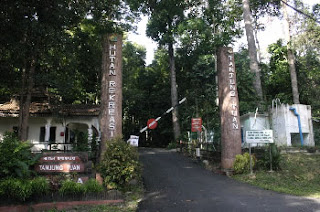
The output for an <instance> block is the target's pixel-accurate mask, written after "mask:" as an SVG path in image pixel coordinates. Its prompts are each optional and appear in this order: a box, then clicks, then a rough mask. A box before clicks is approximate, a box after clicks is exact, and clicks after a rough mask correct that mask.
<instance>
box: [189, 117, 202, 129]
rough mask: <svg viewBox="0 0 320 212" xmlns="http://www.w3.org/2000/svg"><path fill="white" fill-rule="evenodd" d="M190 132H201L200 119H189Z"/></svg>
mask: <svg viewBox="0 0 320 212" xmlns="http://www.w3.org/2000/svg"><path fill="white" fill-rule="evenodd" d="M191 131H192V132H201V131H202V119H201V118H192V119H191Z"/></svg>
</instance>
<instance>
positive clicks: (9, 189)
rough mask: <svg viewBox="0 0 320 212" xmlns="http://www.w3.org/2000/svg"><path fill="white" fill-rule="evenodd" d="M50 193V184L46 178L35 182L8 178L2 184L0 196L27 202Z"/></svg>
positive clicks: (39, 178)
mask: <svg viewBox="0 0 320 212" xmlns="http://www.w3.org/2000/svg"><path fill="white" fill-rule="evenodd" d="M48 191H49V183H48V181H47V180H46V179H45V178H44V177H38V178H35V179H33V180H25V179H18V178H7V179H4V180H2V181H1V182H0V196H1V197H6V198H8V199H13V200H18V201H25V200H27V199H28V198H29V197H31V196H32V195H42V194H46V193H48Z"/></svg>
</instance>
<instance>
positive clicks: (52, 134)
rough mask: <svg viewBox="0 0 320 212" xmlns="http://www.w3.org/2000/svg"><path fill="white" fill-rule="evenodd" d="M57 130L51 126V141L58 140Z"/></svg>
mask: <svg viewBox="0 0 320 212" xmlns="http://www.w3.org/2000/svg"><path fill="white" fill-rule="evenodd" d="M56 130H57V128H56V127H50V138H49V141H50V142H51V143H54V142H56Z"/></svg>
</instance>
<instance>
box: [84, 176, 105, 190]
mask: <svg viewBox="0 0 320 212" xmlns="http://www.w3.org/2000/svg"><path fill="white" fill-rule="evenodd" d="M83 185H84V187H85V192H86V193H100V192H102V191H103V190H104V187H103V186H102V185H101V184H100V183H98V181H96V180H95V179H89V180H88V181H87V182H85V183H84V184H83Z"/></svg>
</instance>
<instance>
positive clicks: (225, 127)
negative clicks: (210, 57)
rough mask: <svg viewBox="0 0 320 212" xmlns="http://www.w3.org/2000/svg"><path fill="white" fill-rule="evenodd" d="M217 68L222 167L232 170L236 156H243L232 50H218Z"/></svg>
mask: <svg viewBox="0 0 320 212" xmlns="http://www.w3.org/2000/svg"><path fill="white" fill-rule="evenodd" d="M217 68H218V83H219V86H218V90H219V91H218V94H219V109H220V121H221V147H222V150H221V166H222V168H223V169H232V167H233V163H234V160H235V156H236V155H237V154H241V126H240V114H239V98H238V90H237V80H236V69H235V64H234V54H233V50H232V48H229V47H221V48H219V49H218V52H217Z"/></svg>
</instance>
